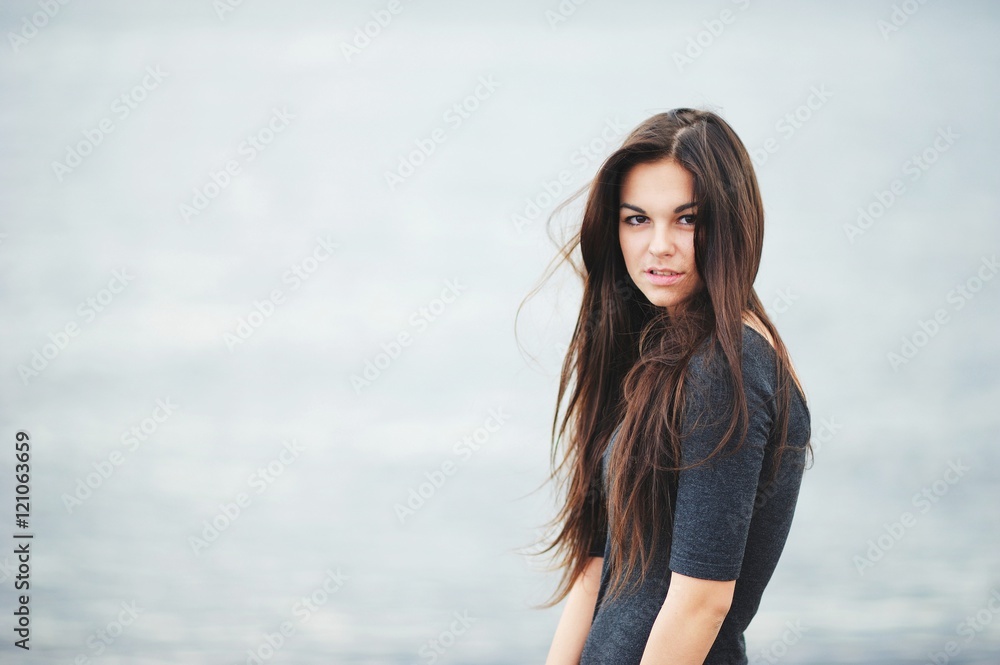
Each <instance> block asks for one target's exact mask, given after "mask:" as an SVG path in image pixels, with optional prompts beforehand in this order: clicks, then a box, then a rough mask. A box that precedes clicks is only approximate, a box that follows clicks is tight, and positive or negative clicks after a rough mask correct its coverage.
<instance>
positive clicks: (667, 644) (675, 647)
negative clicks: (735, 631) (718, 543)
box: [640, 573, 735, 665]
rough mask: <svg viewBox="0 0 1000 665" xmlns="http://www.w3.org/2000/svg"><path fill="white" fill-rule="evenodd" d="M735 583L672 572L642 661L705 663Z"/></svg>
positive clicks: (648, 664) (662, 664)
mask: <svg viewBox="0 0 1000 665" xmlns="http://www.w3.org/2000/svg"><path fill="white" fill-rule="evenodd" d="M734 585H735V582H733V581H727V582H715V581H708V580H699V579H696V578H692V577H686V576H684V575H680V574H678V573H672V574H671V580H670V587H669V588H668V589H667V597H666V599H664V601H663V606H662V607H661V608H660V611H659V613H658V614H657V615H656V620H655V621H654V622H653V628H652V630H650V633H649V638H648V639H647V641H646V648H645V650H644V651H643V653H642V660H641V661H640V665H702V664H703V663H704V662H705V658H706V657H707V656H708V652H709V650H710V649H711V648H712V644H714V643H715V638H716V637H718V635H719V629H720V628H722V623H723V621H725V619H726V614H728V612H729V607H730V605H731V603H732V598H733V589H734V588H735V587H734Z"/></svg>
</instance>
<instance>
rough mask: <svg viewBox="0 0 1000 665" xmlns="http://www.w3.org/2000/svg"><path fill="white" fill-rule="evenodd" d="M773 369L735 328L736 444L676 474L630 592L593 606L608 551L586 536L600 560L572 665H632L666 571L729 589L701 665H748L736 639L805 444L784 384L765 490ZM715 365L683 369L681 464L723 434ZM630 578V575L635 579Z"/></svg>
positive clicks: (804, 411) (803, 421) (795, 485)
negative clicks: (583, 637)
mask: <svg viewBox="0 0 1000 665" xmlns="http://www.w3.org/2000/svg"><path fill="white" fill-rule="evenodd" d="M775 362H776V355H775V351H774V349H773V348H772V347H771V345H770V344H769V343H768V342H767V340H766V339H765V338H764V337H763V336H762V335H761V334H760V333H758V332H757V331H756V330H754V329H753V328H751V327H750V326H749V325H744V328H743V381H744V388H745V391H746V399H747V409H748V413H749V415H750V428H749V430H748V431H747V437H746V440H745V441H744V442H743V445H742V446H741V448H740V449H739V450H738V451H737V452H736V454H734V455H731V456H725V455H726V452H727V451H728V447H727V448H726V449H723V451H722V455H720V458H717V459H714V460H713V461H712V462H710V463H708V464H706V465H703V466H700V467H698V468H695V469H690V470H687V471H682V472H680V474H679V475H678V478H677V483H676V486H675V487H674V491H675V492H676V500H675V502H674V506H675V510H674V524H673V529H672V530H671V529H670V526H669V524H664V525H663V526H662V527H661V535H660V541H659V544H658V547H657V553H656V556H655V557H654V559H653V562H652V568H651V572H650V574H649V576H648V577H647V579H646V581H645V582H644V583H643V584H642V586H641V587H639V589H638V591H636V592H633V593H631V594H627V595H623V596H621V597H619V598H617V599H615V600H614V602H603V600H604V595H605V591H606V590H607V587H608V583H609V581H610V579H609V569H608V563H609V561H610V551H611V549H610V543H609V542H608V534H607V533H605V534H603V535H601V534H596V535H597V537H596V539H595V547H594V548H593V549H592V551H591V555H592V556H603V557H604V568H603V570H602V572H601V585H600V590H599V591H598V596H597V605H596V607H595V609H594V617H593V622H592V624H591V627H590V632H589V634H588V636H587V641H586V643H585V644H584V649H583V655H582V657H581V660H580V664H581V665H633V664H634V665H638V663H639V661H640V660H641V658H642V653H643V650H644V649H645V645H646V641H647V639H648V638H649V633H650V630H651V629H652V626H653V621H654V620H655V619H656V616H657V613H658V612H659V610H660V608H661V606H662V605H663V600H664V598H665V597H666V595H667V589H668V587H669V585H670V573H671V571H676V572H677V573H680V574H681V575H687V576H690V577H697V578H701V579H707V580H736V588H735V591H734V595H733V602H732V606H731V608H730V610H729V613H728V615H727V616H726V619H725V622H724V623H723V625H722V628H721V629H720V631H719V635H718V637H717V638H716V640H715V643H714V644H713V646H712V648H711V651H710V652H709V654H708V657H707V658H706V660H705V664H706V665H723V664H725V665H746V663H747V662H748V660H747V656H746V645H745V643H744V639H743V631H744V630H746V628H747V626H748V625H749V624H750V620H751V619H753V616H754V614H755V613H756V612H757V607H758V605H759V603H760V599H761V595H762V594H763V592H764V588H765V587H766V586H767V583H768V581H769V580H770V579H771V574H772V573H773V571H774V568H775V566H776V565H777V563H778V558H779V557H780V555H781V551H782V549H783V548H784V545H785V540H786V538H787V536H788V532H789V528H790V527H791V523H792V516H793V514H794V512H795V504H796V501H797V499H798V493H799V486H800V483H801V480H802V472H803V467H804V457H805V455H804V450H805V445H806V442H807V441H808V440H809V437H810V434H811V428H810V414H809V410H808V408H807V406H806V404H805V401H804V399H803V397H802V394H801V393H800V392H799V390H798V388H797V387H796V386H795V385H794V382H793V384H792V397H791V402H790V405H789V407H790V412H789V414H788V418H789V421H788V445H789V446H791V447H790V448H787V449H786V450H785V452H784V453H783V455H782V458H781V467H780V469H779V471H778V475H777V476H776V478H775V480H774V482H773V483H771V484H770V485H767V486H765V482H766V480H767V479H768V478H769V474H770V469H771V463H772V461H773V453H774V448H775V447H776V445H777V436H778V432H776V431H775V430H776V426H775V422H774V420H775V403H774V402H775V397H774V393H775V368H776V364H775ZM719 363H724V356H723V355H722V354H721V351H720V352H719V353H717V354H716V360H715V363H713V367H711V368H710V367H707V365H706V363H705V358H704V352H703V351H699V352H698V353H696V354H695V355H694V356H693V357H692V360H691V364H690V366H689V368H688V377H687V379H686V380H685V400H686V403H687V408H686V411H685V419H684V424H683V427H682V431H683V432H684V433H685V434H684V436H682V441H681V449H682V452H681V454H682V462H683V463H684V464H688V463H691V462H694V461H696V460H701V459H704V458H705V457H706V456H707V455H708V453H709V452H711V450H713V449H714V448H715V446H716V445H717V444H718V442H719V441H720V440H721V438H722V434H723V433H724V432H725V428H726V426H727V425H728V422H729V414H730V413H731V412H732V394H731V393H732V389H731V388H729V387H728V386H727V385H726V383H725V382H724V381H720V380H719V379H720V376H721V375H720V374H719V368H720V367H721V365H720V364H719ZM699 416H700V418H701V422H707V423H711V425H710V426H708V427H702V428H699V429H698V430H696V431H694V432H691V431H690V430H691V428H690V425H691V423H692V422H693V419H694V418H698V417H699ZM738 432H739V430H737V434H738ZM617 434H618V430H617V429H616V430H615V433H614V434H613V435H612V436H611V439H610V441H609V443H608V446H607V449H606V450H605V451H604V455H603V458H602V464H601V473H602V479H603V486H602V495H601V497H602V500H606V499H605V497H606V496H607V487H608V477H607V469H606V465H607V459H608V456H609V455H610V453H611V449H612V447H613V446H614V442H615V437H616V436H617ZM737 438H738V437H737ZM730 445H735V444H734V442H730V443H729V444H727V446H730ZM723 457H724V458H723ZM647 542H649V539H648V538H647ZM638 576H639V573H638V571H637V572H636V574H635V578H638Z"/></svg>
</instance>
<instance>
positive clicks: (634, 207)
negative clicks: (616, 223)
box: [619, 201, 698, 215]
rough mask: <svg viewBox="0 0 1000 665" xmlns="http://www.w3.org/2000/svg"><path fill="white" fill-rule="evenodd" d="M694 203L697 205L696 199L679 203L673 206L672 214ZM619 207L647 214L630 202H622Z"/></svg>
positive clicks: (690, 206)
mask: <svg viewBox="0 0 1000 665" xmlns="http://www.w3.org/2000/svg"><path fill="white" fill-rule="evenodd" d="M696 205H698V202H697V201H691V202H690V203H685V204H684V205H679V206H677V207H676V208H674V214H677V213H679V212H684V211H685V210H687V209H688V208H693V207H695V206H696ZM621 208H628V209H629V210H635V211H636V212H637V213H640V214H642V215H648V214H649V213H647V212H646V211H645V210H643V209H642V208H640V207H639V206H636V205H632V204H631V203H623V204H622V205H621ZM619 209H620V208H619Z"/></svg>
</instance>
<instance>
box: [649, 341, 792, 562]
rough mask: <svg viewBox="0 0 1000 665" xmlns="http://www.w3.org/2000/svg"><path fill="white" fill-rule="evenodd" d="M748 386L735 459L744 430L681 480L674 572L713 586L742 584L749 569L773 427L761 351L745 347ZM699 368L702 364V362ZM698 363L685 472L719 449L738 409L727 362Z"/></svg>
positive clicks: (689, 391) (691, 378)
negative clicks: (748, 550)
mask: <svg viewBox="0 0 1000 665" xmlns="http://www.w3.org/2000/svg"><path fill="white" fill-rule="evenodd" d="M744 347H745V348H744V351H743V353H744V362H743V381H744V391H745V392H744V394H745V395H746V400H747V413H748V415H749V419H750V422H749V428H748V430H747V435H746V439H745V440H744V441H743V444H742V446H741V447H740V448H739V449H738V450H737V452H736V453H735V454H731V453H732V451H733V449H734V448H735V447H736V444H737V442H738V440H739V436H740V433H741V430H740V429H739V428H737V430H736V433H735V435H734V436H733V437H732V438H731V439H730V441H729V442H727V444H726V446H725V447H724V448H723V449H722V450H721V451H720V453H719V454H718V456H717V457H716V458H714V459H712V460H711V461H709V462H707V463H705V464H702V465H700V466H698V467H695V468H693V469H687V470H682V471H680V472H679V473H678V476H677V494H676V501H675V507H674V519H673V528H672V532H673V533H672V537H671V551H670V564H669V567H670V570H672V571H674V572H677V573H680V574H681V575H687V576H690V577H697V578H700V579H707V580H735V579H737V578H739V575H740V569H741V566H742V564H743V552H744V549H745V547H746V542H747V534H748V532H749V528H750V519H751V517H752V516H753V509H754V499H755V498H756V494H757V484H758V480H759V477H760V471H761V465H762V463H763V459H764V450H765V447H766V445H767V440H768V438H769V435H770V430H771V426H772V422H773V414H772V410H771V398H772V396H773V391H772V390H771V387H770V385H769V384H770V382H769V381H768V380H767V375H766V370H765V366H766V365H765V364H764V363H762V362H761V361H762V358H760V357H754V354H763V352H762V351H761V350H760V347H759V346H758V345H753V344H751V345H749V346H748V345H746V344H745V345H744ZM696 361H697V362H696ZM701 361H702V358H701V357H700V356H696V357H695V359H694V360H693V361H692V363H691V365H690V366H689V371H688V377H687V379H686V380H685V386H684V390H685V406H684V412H683V417H682V422H683V424H682V428H681V465H682V466H686V465H688V464H692V463H694V462H698V461H702V460H704V459H705V458H706V457H707V456H708V455H709V454H710V453H711V452H712V451H713V450H714V449H715V448H716V447H717V446H718V444H719V442H720V441H721V440H722V437H723V435H724V434H725V432H726V428H727V427H728V425H729V420H730V418H731V414H732V412H733V411H734V410H735V409H736V404H735V399H734V393H733V387H732V385H731V381H732V380H731V378H730V377H729V372H728V368H725V369H721V368H722V365H724V364H725V358H724V356H722V354H721V352H720V353H718V354H717V355H716V358H715V361H714V362H713V363H712V366H711V367H708V366H707V365H706V364H705V363H703V362H701Z"/></svg>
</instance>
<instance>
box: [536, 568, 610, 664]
mask: <svg viewBox="0 0 1000 665" xmlns="http://www.w3.org/2000/svg"><path fill="white" fill-rule="evenodd" d="M603 563H604V559H603V558H601V557H591V559H590V561H589V562H588V563H587V567H586V568H584V570H583V572H582V573H580V575H579V577H577V579H576V581H575V582H574V583H573V586H572V588H571V589H570V591H569V593H568V594H567V595H566V604H565V606H564V607H563V613H562V616H561V617H560V618H559V624H558V626H556V632H555V635H554V636H553V638H552V646H551V647H549V655H548V657H547V658H546V659H545V665H578V664H579V662H580V655H581V654H582V653H583V645H584V643H585V642H586V641H587V635H588V634H589V633H590V624H591V623H592V621H593V618H594V607H595V606H596V604H597V592H598V590H599V589H600V585H601V567H602V566H603Z"/></svg>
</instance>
